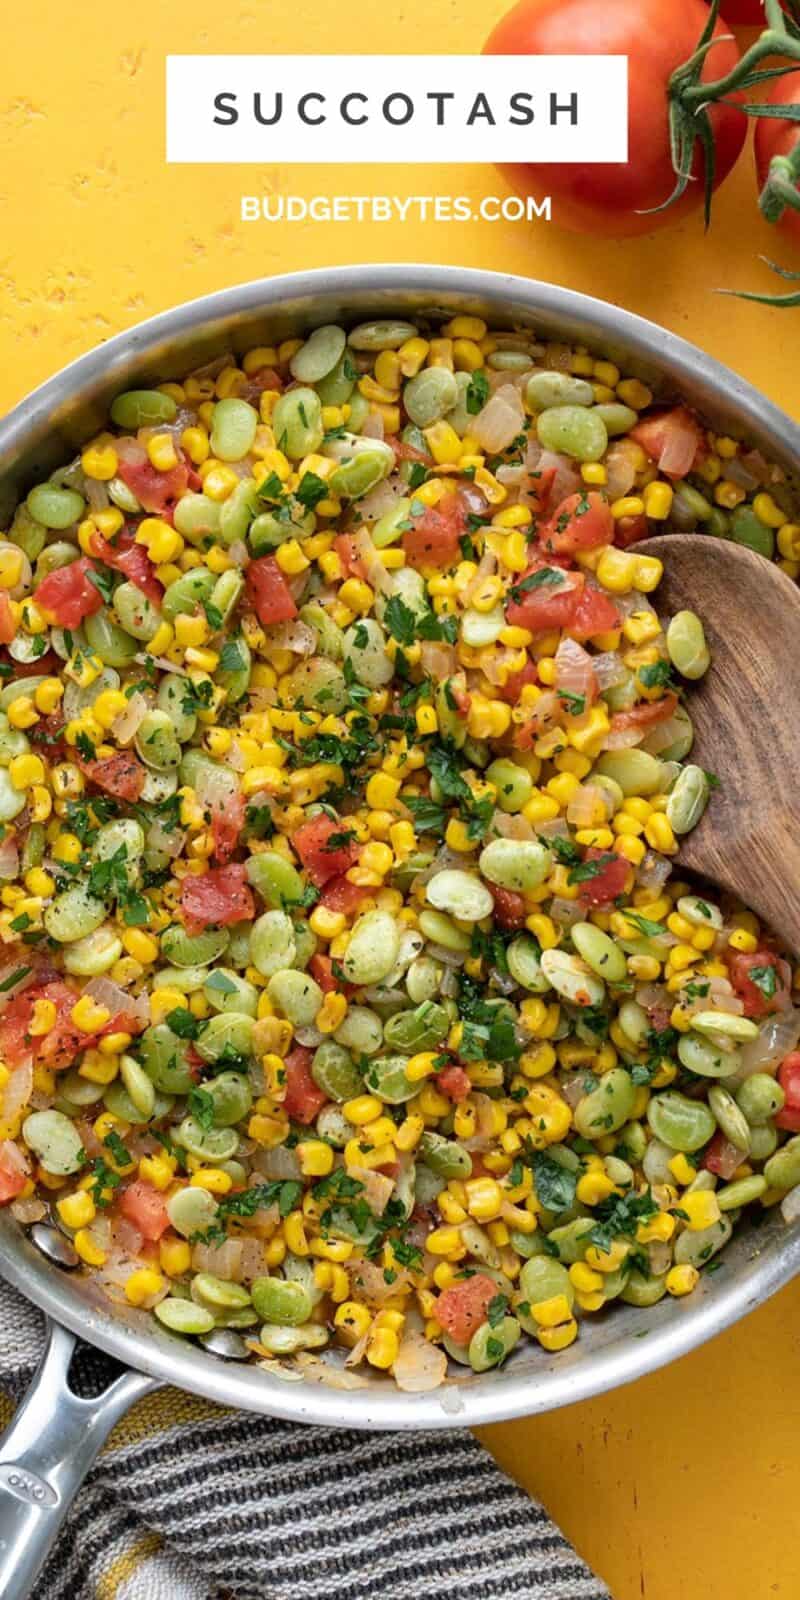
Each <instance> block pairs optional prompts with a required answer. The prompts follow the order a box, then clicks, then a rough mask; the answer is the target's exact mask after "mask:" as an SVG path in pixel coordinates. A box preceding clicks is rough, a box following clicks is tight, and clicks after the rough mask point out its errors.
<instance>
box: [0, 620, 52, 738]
mask: <svg viewBox="0 0 800 1600" xmlns="http://www.w3.org/2000/svg"><path fill="white" fill-rule="evenodd" d="M40 637H41V635H40ZM0 656H2V659H3V660H4V661H5V660H8V664H9V666H10V667H11V670H12V673H13V675H14V677H15V678H38V677H40V676H41V674H42V673H44V674H45V676H46V677H48V678H50V677H54V676H55V675H56V674H57V673H61V672H63V671H64V663H63V661H60V660H59V658H58V656H57V655H56V653H55V650H45V652H44V654H43V655H41V656H34V658H33V660H32V661H12V659H11V657H10V656H8V653H7V651H5V650H3V651H0ZM7 676H8V674H7V673H4V674H3V677H4V678H5V677H7ZM56 721H57V722H58V725H59V727H61V726H62V725H63V721H64V719H63V717H58V718H56ZM41 722H42V719H41V718H40V719H39V722H38V723H37V724H35V725H34V727H32V728H28V729H27V734H28V738H29V739H30V738H31V737H33V738H35V737H36V732H37V728H38V727H40V726H41Z"/></svg>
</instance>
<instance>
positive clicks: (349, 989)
mask: <svg viewBox="0 0 800 1600" xmlns="http://www.w3.org/2000/svg"><path fill="white" fill-rule="evenodd" d="M308 970H309V972H310V973H311V976H312V978H313V979H314V981H315V982H316V983H318V984H319V986H320V989H321V990H322V992H323V994H333V993H334V990H337V989H338V990H339V992H340V993H341V994H343V995H346V996H349V995H351V994H353V992H354V986H353V984H352V983H343V982H342V980H341V978H337V977H336V975H335V973H334V970H333V960H332V958H331V957H330V956H324V955H323V954H322V952H321V951H319V950H318V951H316V953H315V954H314V955H313V956H312V957H311V960H310V961H309V963H308Z"/></svg>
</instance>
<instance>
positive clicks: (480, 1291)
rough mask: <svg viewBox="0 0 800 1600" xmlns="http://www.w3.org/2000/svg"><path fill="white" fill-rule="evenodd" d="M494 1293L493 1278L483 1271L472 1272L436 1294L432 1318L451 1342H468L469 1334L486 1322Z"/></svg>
mask: <svg viewBox="0 0 800 1600" xmlns="http://www.w3.org/2000/svg"><path fill="white" fill-rule="evenodd" d="M496 1294H497V1284H496V1283H495V1281H494V1278H490V1277H488V1276H487V1274H486V1273H485V1272H476V1273H474V1275H473V1276H472V1277H471V1278H464V1280H463V1282H461V1283H454V1284H453V1286H452V1288H450V1289H445V1291H444V1293H443V1294H440V1296H439V1298H438V1300H437V1302H436V1321H437V1322H438V1323H440V1324H441V1326H442V1327H443V1328H444V1331H445V1333H447V1334H449V1335H450V1338H451V1339H452V1340H453V1341H454V1343H455V1344H462V1345H463V1344H469V1341H470V1339H471V1338H472V1335H473V1333H475V1332H476V1331H477V1329H478V1328H479V1327H480V1325H481V1323H482V1322H485V1321H486V1314H487V1312H488V1310H489V1306H490V1304H491V1302H492V1300H494V1298H495V1295H496Z"/></svg>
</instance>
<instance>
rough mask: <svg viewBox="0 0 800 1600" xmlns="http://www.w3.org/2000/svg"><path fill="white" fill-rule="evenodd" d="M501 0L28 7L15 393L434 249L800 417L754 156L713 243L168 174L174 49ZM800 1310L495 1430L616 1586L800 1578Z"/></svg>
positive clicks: (8, 219) (367, 187) (777, 1312)
mask: <svg viewBox="0 0 800 1600" xmlns="http://www.w3.org/2000/svg"><path fill="white" fill-rule="evenodd" d="M672 3H673V4H674V5H676V6H679V5H680V4H681V3H682V0H672ZM503 9H504V0H490V3H489V5H488V7H487V5H486V0H397V4H396V6H394V7H392V8H391V10H389V9H386V10H384V8H382V7H380V6H363V5H362V6H357V7H343V6H341V5H338V6H337V5H328V4H326V3H325V0H291V4H280V5H279V6H276V5H275V4H274V0H272V3H270V0H236V3H235V4H233V5H231V6H228V7H226V6H220V5H219V3H218V0H217V3H212V0H169V3H168V4H166V5H165V4H164V0H137V3H136V4H135V5H109V3H108V0H80V4H79V5H76V6H72V7H69V8H68V9H67V10H66V11H65V10H64V8H63V7H61V6H56V5H55V4H54V3H53V0H25V4H24V5H22V6H19V7H17V8H16V10H15V21H14V29H13V32H12V30H11V29H7V30H6V32H5V36H4V40H3V46H2V50H3V65H2V69H0V83H1V85H2V87H0V101H1V102H2V103H1V104H0V198H1V199H2V209H3V228H2V236H0V406H2V407H3V408H5V407H8V406H10V405H12V404H13V403H14V402H16V401H17V400H19V399H21V398H22V396H23V395H24V394H25V393H26V392H27V391H28V390H29V389H30V388H31V387H32V386H33V385H34V384H36V383H38V382H39V381H40V380H42V379H43V378H45V377H47V376H48V375H49V374H50V373H52V372H53V371H55V370H56V369H57V368H58V367H60V366H62V365H63V364H64V363H65V362H67V361H68V360H70V359H72V357H74V356H77V355H79V354H80V353H81V352H83V351H85V350H87V349H90V348H91V347H92V346H94V345H95V344H97V343H98V342H100V341H102V340H103V339H105V338H107V337H108V336H110V335H111V334H113V333H116V332H117V331H119V330H120V329H122V328H126V327H129V326H131V325H132V324H133V323H135V322H137V321H139V320H141V318H143V317H145V316H148V315H150V314H151V313H152V312H155V311H159V310H161V309H163V308H166V307H169V306H171V305H174V304H175V303H176V302H178V301H180V300H185V299H189V298H191V297H193V296H195V295H199V294H203V293H205V292H207V291H208V290H212V289H219V288H221V287H223V286H225V285H228V284H232V283H237V282H243V281H245V280H246V279H249V278H255V277H259V276H261V275H264V274H272V273H277V272H282V271H288V270H292V269H297V268H302V267H312V266H320V265H327V264H331V263H338V262H349V261H353V260H361V261H375V262H378V261H398V260H400V261H403V260H405V261H414V260H416V261H436V262H448V263H458V264H461V265H467V266H480V267H493V268H497V269H502V270H505V271H511V272H518V273H522V274H524V275H527V276H529V277H540V278H544V279H547V280H549V281H552V282H556V283H564V284H568V285H571V286H572V287H575V288H578V289H584V290H587V291H589V292H590V293H592V294H597V295H601V296H605V297H606V298H607V299H610V300H614V301H617V302H618V303H620V304H623V305H627V306H629V307H631V308H632V309H633V310H636V311H639V312H641V313H642V314H644V315H645V316H649V317H652V318H654V319H655V320H656V321H658V322H661V323H663V324H665V325H666V326H667V327H669V328H672V329H674V330H675V331H676V332H678V333H681V334H684V335H686V336H688V337H689V338H691V339H694V340H695V341H696V342H697V343H698V344H700V345H701V346H702V347H703V348H704V349H706V350H708V351H710V352H712V353H713V354H714V355H716V356H718V357H720V358H721V359H722V360H724V361H727V362H728V363H729V364H730V365H731V366H733V367H735V368H737V369H738V370H739V371H740V372H742V373H744V374H745V375H746V376H747V377H749V378H750V379H752V381H753V382H754V383H756V384H758V385H759V386H760V387H761V388H763V389H764V390H765V392H766V393H767V394H769V395H770V396H771V398H772V399H774V400H776V401H778V402H779V403H781V404H782V405H783V406H785V407H786V408H787V409H788V410H789V411H793V412H794V413H795V414H796V413H797V412H798V411H799V410H800V386H799V385H798V379H797V350H798V335H799V334H800V311H796V312H794V313H791V312H777V311H770V310H766V309H764V308H761V307H757V306H751V305H745V304H743V303H742V302H741V301H736V300H730V299H726V298H721V297H719V296H718V295H716V294H714V292H713V290H714V289H715V287H722V286H726V287H732V286H738V287H761V288H768V289H770V290H771V289H772V287H773V280H772V279H771V277H770V275H769V274H768V273H767V272H766V269H764V268H762V267H760V266H759V265H758V263H757V259H756V258H757V255H758V254H759V253H766V254H767V255H773V256H774V255H776V254H778V255H779V256H781V257H782V259H783V260H784V261H785V260H786V250H785V247H784V248H783V249H782V248H781V244H780V241H779V240H778V239H776V237H775V236H774V234H772V233H771V232H770V230H769V229H768V228H767V227H766V226H765V225H763V224H761V223H760V222H759V221H758V220H757V214H756V211H755V205H754V182H753V176H752V166H751V158H750V156H749V154H748V155H746V156H745V157H744V158H743V160H742V162H741V164H740V166H739V168H738V169H737V172H736V173H735V174H734V176H733V178H732V179H731V180H730V181H729V182H728V184H727V185H726V186H725V189H724V191H723V192H722V194H721V196H720V197H719V199H718V202H717V207H716V216H715V222H714V227H713V230H712V233H711V235H710V237H708V238H704V236H703V232H702V227H701V225H700V223H699V222H692V223H686V224H683V225H681V226H679V227H677V228H670V229H668V230H666V231H663V232H661V233H659V234H657V235H653V236H651V237H649V238H646V239H643V240H640V241H637V242H634V243H628V244H615V243H611V242H607V241H606V242H603V243H594V242H593V241H591V240H589V239H577V238H574V237H570V236H568V235H567V234H565V233H562V232H561V231H559V229H558V228H557V227H555V226H547V225H546V224H544V223H539V224H535V225H529V226H526V225H524V224H504V223H497V224H488V223H481V224H478V223H454V224H451V225H448V226H446V227H444V226H439V227H437V226H436V225H434V224H433V223H427V224H421V223H407V224H406V225H405V226H403V225H401V224H400V223H397V222H393V223H389V224H378V223H375V224H362V225H360V226H359V227H358V230H357V231H356V230H355V229H354V228H353V227H349V226H347V225H343V224H334V223H331V224H327V225H325V224H321V223H309V224H305V225H297V224H295V225H283V226H282V225H270V224H266V223H264V224H242V223H240V222H239V221H238V215H239V196H240V194H242V193H247V194H260V193H276V192H284V193H293V194H299V195H305V196H311V195H313V194H322V195H328V194H330V195H333V194H344V195H347V194H372V193H393V192H395V193H399V194H402V195H405V194H410V193H413V194H437V193H441V194H467V195H469V196H471V197H472V198H473V200H474V201H475V202H476V203H477V201H478V200H479V198H480V197H481V196H482V195H483V194H487V193H489V194H503V193H504V192H505V190H504V186H503V184H502V182H501V181H500V179H499V178H497V176H496V175H495V174H494V173H493V170H492V169H491V168H490V167H472V168H455V167H453V168H447V167H417V168H411V169H407V170H403V169H400V168H385V169H382V170H381V169H373V168H370V167H361V168H321V169H320V170H319V171H316V172H315V171H313V170H312V169H309V168H305V167H297V168H292V167H290V166H287V165H284V166H282V167H280V168H266V167H265V168H261V167H256V166H252V167H241V168H237V167H217V168H208V167H173V168H168V167H167V166H166V165H165V162H164V158H163V148H164V133H163V121H164V119H163V82H164V58H165V55H166V54H167V53H169V52H173V53H180V52H209V53H213V52H219V53H223V52H230V53H233V52H243V53H246V52H252V53H260V52H270V51H272V52H281V51H283V52H292V51H294V52H300V51H314V52H317V53H323V52H328V53H337V52H345V51H352V52H357V51H360V52H365V53H366V52H370V51H372V52H375V53H379V52H382V51H394V52H397V53H409V52H413V51H415V50H423V49H424V50H425V51H427V52H430V53H437V52H441V53H448V52H453V51H468V50H470V49H472V48H475V49H477V48H479V46H480V44H481V42H482V40H483V38H484V36H485V34H486V33H487V32H488V29H489V26H490V25H491V24H492V23H493V22H494V21H495V20H496V18H497V17H498V16H499V15H500V14H501V12H502V10H503ZM223 19H224V20H223ZM287 153H288V152H287ZM789 264H791V263H789ZM795 265H798V263H797V262H795ZM798 1313H800V1290H797V1289H789V1290H786V1291H785V1292H784V1293H783V1294H782V1295H780V1296H779V1297H778V1298H777V1299H776V1300H775V1301H773V1302H772V1304H771V1305H770V1306H769V1307H767V1308H765V1309H764V1310H762V1311H760V1312H759V1313H757V1314H756V1315H755V1316H753V1317H751V1318H750V1319H749V1320H748V1321H746V1322H745V1323H744V1324H742V1325H741V1326H740V1327H739V1328H737V1329H735V1330H734V1331H733V1332H731V1333H730V1334H727V1335H725V1336H724V1337H723V1338H721V1339H719V1340H717V1341H716V1342H715V1343H714V1344H713V1345H711V1346H709V1347H707V1348H706V1349H705V1350H702V1351H700V1352H698V1353H697V1354H696V1355H694V1356H692V1357H689V1358H688V1359H686V1360H684V1361H682V1362H680V1363H678V1364H677V1365H676V1366H674V1367H672V1368H671V1369H669V1370H668V1371H666V1372H662V1373H659V1374H656V1375H655V1376H654V1377H652V1378H649V1379H647V1380H645V1381H643V1382H640V1383H637V1384H635V1385H634V1386H632V1387H630V1388H627V1389H623V1390H620V1391H618V1392H617V1393H616V1394H613V1395H610V1396H608V1397H606V1398H604V1399H601V1400H597V1401H594V1402H592V1403H591V1404H587V1405H581V1406H576V1407H574V1408H572V1409H570V1410H567V1411H562V1412H559V1413H555V1414H553V1415H551V1416H549V1417H544V1418H540V1419H538V1420H534V1421H530V1422H524V1421H523V1422H517V1423H514V1424H507V1425H505V1426H502V1427H497V1428H493V1429H488V1430H486V1432H485V1435H484V1436H485V1438H486V1441H487V1443H488V1444H489V1445H490V1446H491V1448H492V1449H493V1450H494V1451H495V1452H496V1454H497V1455H498V1457H499V1459H500V1460H501V1461H502V1462H503V1463H504V1464H505V1465H506V1466H507V1467H508V1468H509V1469H510V1470H511V1471H512V1472H514V1473H515V1474H516V1475H517V1477H518V1478H519V1479H520V1481H521V1482H523V1483H524V1484H525V1485H526V1486H527V1487H528V1488H529V1489H530V1490H532V1491H533V1492H534V1493H536V1494H537V1495H539V1496H540V1497H541V1499H542V1500H543V1501H544V1503H545V1505H546V1506H547V1507H548V1508H549V1509H550V1510H551V1511H552V1512H553V1513H554V1515H555V1516H556V1517H557V1518H558V1520H559V1521H560V1522H561V1524H562V1526H563V1527H564V1529H565V1531H566V1532H567V1534H568V1535H569V1536H570V1537H571V1538H572V1539H573V1540H574V1541H575V1543H576V1545H577V1546H578V1548H579V1550H580V1551H581V1552H582V1554H583V1555H585V1556H586V1557H587V1559H588V1560H589V1561H591V1562H592V1563H593V1564H594V1565H595V1567H596V1568H597V1569H598V1571H599V1572H600V1573H601V1574H602V1575H603V1577H604V1578H605V1579H606V1580H607V1582H608V1583H609V1585H610V1587H611V1589H612V1592H613V1594H614V1597H615V1600H701V1597H704V1596H705V1595H706V1594H707V1593H708V1592H710V1591H711V1592H716V1593H717V1594H719V1595H724V1596H725V1597H726V1600H772V1597H778V1600H794V1597H796V1596H797V1595H798V1593H800V1543H799V1542H798V1539H797V1534H796V1523H797V1498H798V1487H799V1486H800V1474H798V1468H797V1461H798V1450H799V1443H798V1442H799V1441H800V1400H799V1399H798V1396H799V1395H800V1348H799V1347H798V1338H797V1335H796V1333H795V1328H796V1326H798V1325H800V1324H799V1323H798V1322H796V1321H795V1319H796V1318H798ZM487 1600H490V1597H487ZM491 1600H494V1597H491Z"/></svg>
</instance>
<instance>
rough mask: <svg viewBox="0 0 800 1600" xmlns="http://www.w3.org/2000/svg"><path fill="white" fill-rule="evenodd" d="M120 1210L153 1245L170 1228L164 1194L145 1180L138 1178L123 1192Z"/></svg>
mask: <svg viewBox="0 0 800 1600" xmlns="http://www.w3.org/2000/svg"><path fill="white" fill-rule="evenodd" d="M119 1209H120V1211H121V1212H122V1215H123V1216H124V1217H127V1218H128V1221H129V1222H132V1223H133V1226H134V1227H135V1228H138V1229H139V1232H140V1234H141V1235H142V1238H143V1239H149V1240H150V1241H151V1243H154V1242H155V1240H156V1239H160V1238H161V1235H162V1233H164V1232H165V1231H166V1229H167V1228H168V1227H169V1216H168V1214H167V1207H166V1204H165V1201H164V1196H163V1194H160V1193H159V1191H158V1189H156V1188H154V1187H153V1184H152V1183H147V1182H146V1181H145V1179H144V1178H137V1179H136V1181H135V1182H134V1183H129V1184H128V1186H127V1188H126V1189H124V1190H123V1192H122V1194H121V1195H120V1201H119Z"/></svg>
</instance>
